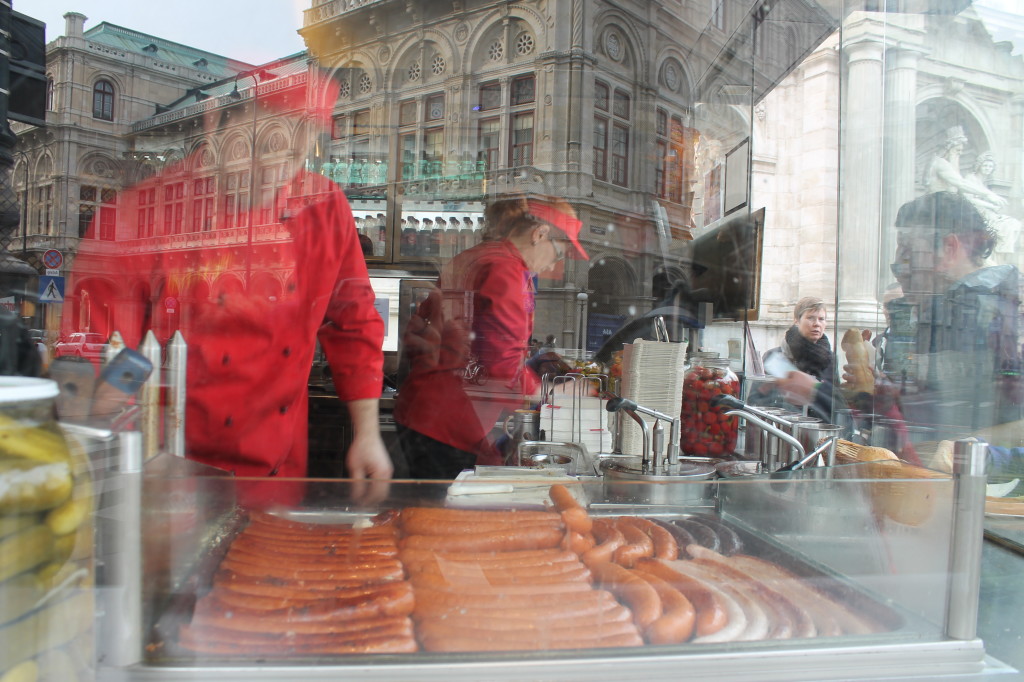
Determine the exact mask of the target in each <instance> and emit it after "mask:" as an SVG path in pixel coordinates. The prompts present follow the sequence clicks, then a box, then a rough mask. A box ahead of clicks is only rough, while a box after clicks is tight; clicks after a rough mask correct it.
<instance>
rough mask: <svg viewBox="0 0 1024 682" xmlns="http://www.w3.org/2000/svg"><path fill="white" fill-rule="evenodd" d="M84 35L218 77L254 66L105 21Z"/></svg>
mask: <svg viewBox="0 0 1024 682" xmlns="http://www.w3.org/2000/svg"><path fill="white" fill-rule="evenodd" d="M83 36H84V37H85V38H86V39H87V40H91V41H93V42H96V43H102V44H104V45H109V46H110V47H113V48H116V49H120V50H124V51H126V52H134V53H137V54H145V55H150V56H152V57H153V59H157V60H160V61H162V62H164V63H167V64H172V65H177V66H186V67H189V68H193V69H198V70H200V71H205V72H207V73H209V74H210V75H211V76H213V77H215V78H233V77H234V75H235V74H236V73H238V72H239V71H246V70H249V69H252V68H253V66H254V65H253V64H248V63H246V62H241V61H238V60H237V59H230V58H228V57H224V56H222V55H219V54H214V53H212V52H207V51H205V50H200V49H197V48H194V47H189V46H188V45H182V44H181V43H176V42H173V41H171V40H165V39H163V38H159V37H157V36H153V35H150V34H148V33H142V32H141V31H136V30H133V29H130V28H124V27H123V26H117V25H115V24H111V23H109V22H106V21H103V22H100V23H99V24H97V25H96V26H93V27H92V28H90V29H88V30H87V31H85V32H84V34H83Z"/></svg>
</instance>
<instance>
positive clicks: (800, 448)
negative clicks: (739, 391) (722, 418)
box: [725, 410, 807, 460]
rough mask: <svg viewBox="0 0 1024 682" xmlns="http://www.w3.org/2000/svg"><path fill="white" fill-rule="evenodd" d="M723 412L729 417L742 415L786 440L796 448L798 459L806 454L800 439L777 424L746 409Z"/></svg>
mask: <svg viewBox="0 0 1024 682" xmlns="http://www.w3.org/2000/svg"><path fill="white" fill-rule="evenodd" d="M725 414H727V415H729V416H730V417H742V418H743V419H746V420H747V421H751V422H754V423H755V424H757V425H758V426H760V427H761V428H762V429H764V430H765V431H768V432H770V433H772V434H773V435H776V436H778V437H779V438H781V439H782V440H784V441H786V442H787V443H789V444H790V445H792V446H793V447H794V448H795V449H796V451H797V454H798V455H799V456H798V458H797V459H798V460H800V459H803V458H804V457H806V456H807V452H806V451H805V450H804V446H803V445H801V444H800V441H798V440H797V439H796V438H793V436H791V435H789V434H788V433H786V432H785V431H783V430H782V429H780V428H778V427H777V426H773V425H771V424H769V423H768V422H766V421H764V420H763V419H760V418H758V417H755V416H754V415H752V414H751V413H749V412H747V411H746V410H729V411H728V412H726V413H725Z"/></svg>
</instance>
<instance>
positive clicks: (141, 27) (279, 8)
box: [13, 0, 311, 64]
mask: <svg viewBox="0 0 1024 682" xmlns="http://www.w3.org/2000/svg"><path fill="white" fill-rule="evenodd" d="M310 4H311V3H310V0H168V1H165V2H154V1H153V0H13V5H14V10H15V11H16V12H21V13H22V14H26V15H28V16H30V17H32V18H33V19H38V20H40V21H42V22H44V23H45V24H46V42H50V41H51V40H54V39H55V38H57V37H58V36H62V35H64V15H65V14H66V13H67V12H79V13H80V14H84V15H85V16H86V17H88V19H87V20H86V22H85V28H86V30H88V29H89V28H91V27H93V26H96V25H97V24H99V23H100V22H102V21H106V22H109V23H111V24H116V25H118V26H123V27H124V28H130V29H134V30H136V31H141V32H143V33H148V34H150V35H154V36H157V37H158V38H164V39H165V40H171V41H173V42H176V43H182V44H184V45H188V46H190V47H196V48H199V49H201V50H206V51H207V52H212V53H214V54H219V55H221V56H224V57H231V58H232V59H239V60H241V61H244V62H248V63H251V64H262V63H265V62H269V61H271V60H273V59H277V58H278V57H284V56H286V55H290V54H295V53H296V52H299V51H300V50H303V49H305V46H304V45H303V43H302V38H300V37H299V34H298V33H296V31H297V30H298V28H299V27H300V26H301V25H302V10H303V9H306V8H308V7H309V6H310ZM160 8H167V10H169V11H160Z"/></svg>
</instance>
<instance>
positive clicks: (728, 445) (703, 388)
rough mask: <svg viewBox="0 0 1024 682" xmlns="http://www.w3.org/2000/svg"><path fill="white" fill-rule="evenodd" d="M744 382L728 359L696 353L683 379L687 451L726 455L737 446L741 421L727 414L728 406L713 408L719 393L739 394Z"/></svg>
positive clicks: (699, 454)
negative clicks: (712, 403)
mask: <svg viewBox="0 0 1024 682" xmlns="http://www.w3.org/2000/svg"><path fill="white" fill-rule="evenodd" d="M739 392H740V382H739V379H738V378H737V376H736V373H735V372H733V371H732V369H731V368H730V367H729V360H728V359H727V358H719V357H709V356H705V355H699V354H698V355H695V356H694V358H693V364H691V365H690V367H689V368H688V369H687V370H686V375H685V377H684V379H683V402H682V411H681V414H680V419H681V421H682V429H681V444H682V449H683V453H684V454H686V455H690V456H695V457H722V456H724V455H731V454H732V453H733V451H734V450H735V448H736V439H737V436H738V429H739V423H738V422H739V420H738V419H737V418H736V417H730V416H728V415H726V414H725V413H726V412H727V411H729V408H728V407H724V406H720V407H712V406H711V399H712V398H714V397H715V396H716V395H718V394H719V393H725V394H726V395H732V396H738V395H739Z"/></svg>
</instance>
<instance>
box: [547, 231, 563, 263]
mask: <svg viewBox="0 0 1024 682" xmlns="http://www.w3.org/2000/svg"><path fill="white" fill-rule="evenodd" d="M548 239H549V240H550V241H551V248H553V249H554V250H555V262H556V263H557V262H559V261H561V260H562V259H564V258H565V246H563V245H562V240H561V239H551V237H548Z"/></svg>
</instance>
